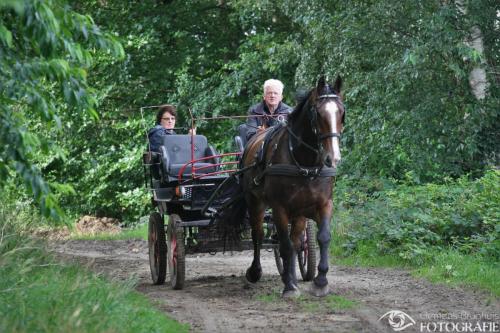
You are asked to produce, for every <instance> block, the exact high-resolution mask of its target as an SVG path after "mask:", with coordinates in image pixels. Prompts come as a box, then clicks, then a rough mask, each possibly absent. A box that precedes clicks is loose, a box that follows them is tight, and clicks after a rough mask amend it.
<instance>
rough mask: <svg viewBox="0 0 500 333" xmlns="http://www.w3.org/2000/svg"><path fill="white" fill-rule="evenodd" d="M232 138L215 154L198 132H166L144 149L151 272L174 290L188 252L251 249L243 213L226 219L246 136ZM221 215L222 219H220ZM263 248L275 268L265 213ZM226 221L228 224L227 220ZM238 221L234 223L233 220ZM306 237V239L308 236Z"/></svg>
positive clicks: (304, 264)
mask: <svg viewBox="0 0 500 333" xmlns="http://www.w3.org/2000/svg"><path fill="white" fill-rule="evenodd" d="M241 129H242V128H241V127H240V135H238V136H236V137H235V142H236V146H237V151H236V152H232V153H225V154H219V153H217V152H216V151H215V149H214V148H213V147H212V146H211V145H210V144H209V143H208V142H207V138H206V137H205V136H203V135H167V136H165V137H164V138H163V143H162V145H161V146H160V150H159V152H152V151H147V152H145V153H144V154H143V164H144V173H145V179H146V186H147V188H148V189H149V190H150V192H151V201H152V205H153V207H154V209H155V212H153V213H152V214H151V215H150V217H149V229H148V246H149V263H150V269H151V277H152V279H153V283H154V284H163V283H164V282H165V280H166V278H167V272H168V275H169V277H170V282H171V285H172V287H173V288H174V289H182V288H183V287H184V281H185V270H186V261H185V257H186V255H188V254H194V253H211V254H215V253H216V252H225V251H242V250H251V249H253V244H252V241H251V232H250V226H249V225H248V222H247V221H246V220H247V217H246V216H245V215H243V216H242V217H240V218H242V219H243V221H232V222H235V223H231V221H227V219H228V218H229V219H230V218H231V214H228V210H230V209H234V206H232V204H233V203H234V202H235V201H236V200H237V199H238V197H240V196H242V195H243V194H242V193H237V192H236V193H235V192H234V189H237V188H239V187H238V186H237V182H238V181H239V175H240V173H241V171H242V170H240V169H238V160H239V157H240V155H241V154H242V150H243V147H244V141H245V137H244V135H241V132H242V131H241ZM222 219H226V221H225V223H221V220H222ZM265 221H266V223H265V239H264V241H263V244H262V248H263V249H272V250H274V253H275V257H276V264H277V267H278V271H279V272H280V273H282V271H283V265H282V262H281V258H280V255H279V250H278V246H277V245H278V242H277V240H276V237H275V229H274V225H273V223H272V219H271V215H270V214H266V218H265ZM227 222H229V223H227ZM236 222H237V223H236ZM313 228H314V226H313V223H311V221H310V222H308V227H307V228H306V231H305V232H304V235H303V242H302V243H303V246H302V249H301V250H300V251H299V253H298V259H299V268H300V272H301V274H302V277H303V279H304V280H305V281H309V280H311V279H312V278H313V277H314V273H315V269H316V267H315V265H316V241H315V235H314V231H313V230H314V229H313ZM310 240H311V241H310Z"/></svg>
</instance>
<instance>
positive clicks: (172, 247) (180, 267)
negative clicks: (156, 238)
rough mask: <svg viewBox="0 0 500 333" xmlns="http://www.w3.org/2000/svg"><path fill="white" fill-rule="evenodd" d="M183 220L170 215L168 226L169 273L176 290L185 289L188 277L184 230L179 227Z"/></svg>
mask: <svg viewBox="0 0 500 333" xmlns="http://www.w3.org/2000/svg"><path fill="white" fill-rule="evenodd" d="M179 222H181V219H180V217H179V216H178V215H170V217H169V221H168V226H167V237H168V273H169V274H170V284H171V285H172V288H174V289H182V288H184V279H185V277H186V252H185V248H184V229H183V228H182V227H179V226H178V223H179Z"/></svg>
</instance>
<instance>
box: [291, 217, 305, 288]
mask: <svg viewBox="0 0 500 333" xmlns="http://www.w3.org/2000/svg"><path fill="white" fill-rule="evenodd" d="M290 224H291V226H292V228H291V230H290V240H291V241H292V246H293V258H292V277H293V281H294V283H295V285H296V286H298V283H297V270H296V268H295V267H296V263H297V253H298V252H299V251H300V248H301V246H302V233H303V231H304V228H305V226H306V218H305V217H298V218H294V219H292V221H291V223H290Z"/></svg>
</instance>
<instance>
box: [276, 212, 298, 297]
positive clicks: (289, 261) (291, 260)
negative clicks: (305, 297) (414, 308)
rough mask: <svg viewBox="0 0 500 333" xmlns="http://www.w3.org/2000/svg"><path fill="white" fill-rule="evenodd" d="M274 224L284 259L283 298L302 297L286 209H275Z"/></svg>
mask: <svg viewBox="0 0 500 333" xmlns="http://www.w3.org/2000/svg"><path fill="white" fill-rule="evenodd" d="M273 222H274V224H275V226H276V231H277V232H278V239H279V247H280V256H281V258H282V259H283V275H282V276H281V280H282V281H283V283H284V284H285V288H284V289H283V297H297V296H299V295H300V291H299V288H298V287H297V277H296V275H295V262H296V261H297V254H296V252H295V251H294V248H293V245H292V242H291V241H290V236H289V235H288V216H287V215H286V213H285V211H284V209H282V208H275V207H273Z"/></svg>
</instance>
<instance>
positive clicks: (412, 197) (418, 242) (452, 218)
mask: <svg viewBox="0 0 500 333" xmlns="http://www.w3.org/2000/svg"><path fill="white" fill-rule="evenodd" d="M370 188H371V189H372V190H369V189H370ZM499 193H500V172H499V171H496V170H495V171H488V172H487V173H486V174H485V176H484V177H483V178H480V179H477V180H475V181H472V180H469V179H468V178H467V177H462V178H460V179H458V180H457V181H451V180H449V181H448V182H447V183H446V184H443V185H435V184H428V185H420V186H416V185H414V184H408V183H405V184H401V185H397V186H396V184H394V183H393V184H390V185H389V186H388V188H386V187H384V186H380V182H378V181H375V182H374V181H369V180H368V181H362V182H361V184H360V185H356V182H353V181H349V180H347V181H345V182H341V183H340V186H338V187H337V194H336V202H339V206H338V208H337V211H336V221H335V222H336V223H337V225H338V228H337V230H338V231H339V232H340V233H342V234H343V238H344V245H343V246H344V249H345V251H347V253H353V252H356V251H357V250H359V249H360V246H363V245H362V244H365V243H368V244H373V245H375V247H376V249H377V251H376V254H378V255H384V254H392V255H394V254H395V255H398V256H399V257H400V259H402V260H403V261H408V262H414V263H418V262H423V261H425V260H426V259H428V256H430V255H432V253H433V250H436V249H437V250H440V249H445V248H448V247H452V248H454V249H456V250H458V251H459V252H461V253H465V254H474V255H478V256H481V257H484V258H485V259H486V260H491V261H498V260H499V259H500V237H499V233H500V209H499V207H500V205H499V203H500V195H499Z"/></svg>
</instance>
